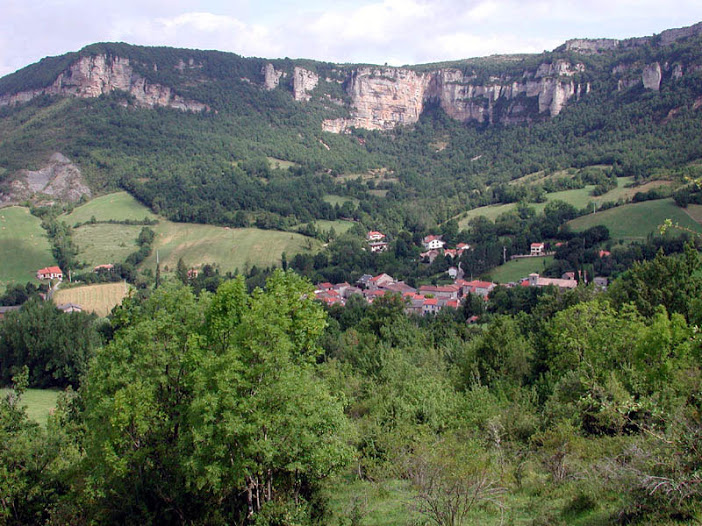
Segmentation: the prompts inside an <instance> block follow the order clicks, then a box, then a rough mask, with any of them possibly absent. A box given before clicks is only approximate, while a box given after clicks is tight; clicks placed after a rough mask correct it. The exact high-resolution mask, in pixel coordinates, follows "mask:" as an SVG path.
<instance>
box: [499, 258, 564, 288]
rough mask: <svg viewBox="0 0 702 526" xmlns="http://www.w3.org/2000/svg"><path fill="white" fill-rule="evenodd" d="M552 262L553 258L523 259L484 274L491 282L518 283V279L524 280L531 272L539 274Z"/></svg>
mask: <svg viewBox="0 0 702 526" xmlns="http://www.w3.org/2000/svg"><path fill="white" fill-rule="evenodd" d="M551 261H553V256H546V257H543V258H524V259H514V260H512V261H508V262H507V263H505V264H504V265H500V266H499V267H495V268H494V269H492V270H490V271H489V272H487V273H486V274H485V276H486V277H488V276H489V277H490V278H491V279H492V281H495V282H497V283H509V282H510V281H514V282H516V281H519V279H520V278H525V277H527V276H528V275H529V274H531V273H532V272H537V273H539V274H541V272H542V270H543V269H544V267H545V266H546V265H548V264H549V263H551Z"/></svg>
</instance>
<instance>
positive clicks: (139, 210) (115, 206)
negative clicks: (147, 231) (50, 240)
mask: <svg viewBox="0 0 702 526" xmlns="http://www.w3.org/2000/svg"><path fill="white" fill-rule="evenodd" d="M92 217H95V219H96V220H97V221H109V220H111V219H112V220H115V221H126V220H134V221H141V220H143V219H144V218H147V219H156V216H155V215H154V214H153V212H151V210H149V209H148V208H147V207H145V206H144V205H142V204H141V203H140V202H139V201H137V200H136V199H134V197H132V196H131V195H130V194H128V193H127V192H116V193H114V194H107V195H103V196H100V197H96V198H95V199H93V200H91V201H88V202H87V203H85V204H84V205H82V206H79V207H77V208H76V209H75V210H73V212H71V213H70V214H68V215H63V216H61V219H62V220H63V221H65V222H66V223H68V224H69V225H74V224H76V223H85V222H87V221H90V219H91V218H92Z"/></svg>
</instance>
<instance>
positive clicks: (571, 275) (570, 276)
mask: <svg viewBox="0 0 702 526" xmlns="http://www.w3.org/2000/svg"><path fill="white" fill-rule="evenodd" d="M561 279H575V272H565V273H564V274H563V275H562V276H561Z"/></svg>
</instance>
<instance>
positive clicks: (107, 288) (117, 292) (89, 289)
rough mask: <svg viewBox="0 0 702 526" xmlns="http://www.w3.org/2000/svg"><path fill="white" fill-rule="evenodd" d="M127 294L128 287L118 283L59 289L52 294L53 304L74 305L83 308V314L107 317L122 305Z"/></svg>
mask: <svg viewBox="0 0 702 526" xmlns="http://www.w3.org/2000/svg"><path fill="white" fill-rule="evenodd" d="M128 292H129V285H127V284H126V283H123V282H119V283H99V284H95V285H85V286H82V287H72V288H66V289H59V290H58V291H57V292H56V294H54V298H53V299H54V303H56V304H57V305H60V304H62V303H75V304H77V305H80V306H81V307H82V308H83V312H91V313H92V312H94V313H95V314H97V315H98V316H103V317H104V316H107V315H108V314H109V313H110V311H111V310H112V309H113V308H114V307H115V305H119V304H121V303H122V300H123V299H124V297H125V296H126V295H127V294H128Z"/></svg>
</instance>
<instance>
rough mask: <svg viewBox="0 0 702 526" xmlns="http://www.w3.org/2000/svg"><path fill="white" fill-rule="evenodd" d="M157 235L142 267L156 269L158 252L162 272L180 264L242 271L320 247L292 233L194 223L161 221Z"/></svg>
mask: <svg viewBox="0 0 702 526" xmlns="http://www.w3.org/2000/svg"><path fill="white" fill-rule="evenodd" d="M153 228H154V230H155V232H156V240H155V242H154V251H153V253H152V254H151V256H149V257H148V258H147V259H146V260H145V261H144V263H143V264H142V267H143V268H150V269H155V268H156V253H157V251H158V256H159V261H160V263H161V271H163V272H168V271H174V270H175V268H176V267H177V265H178V260H179V259H180V258H183V262H184V263H185V264H186V265H187V266H188V267H198V266H201V265H204V264H207V263H209V264H217V265H219V269H220V271H222V272H228V271H234V270H236V269H239V270H240V271H243V270H244V268H245V267H246V266H247V265H248V266H249V267H250V266H252V265H258V266H270V265H274V264H279V263H280V261H281V255H282V253H283V252H285V253H286V255H287V257H288V258H290V257H292V256H294V255H295V254H298V253H300V252H317V251H318V250H319V249H320V247H321V243H320V242H319V241H317V240H314V239H311V238H309V237H305V236H302V235H300V234H295V233H291V232H279V231H275V230H259V229H257V228H226V227H217V226H211V225H200V224H193V223H173V222H171V221H161V222H160V223H159V224H158V225H156V226H155V227H153Z"/></svg>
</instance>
